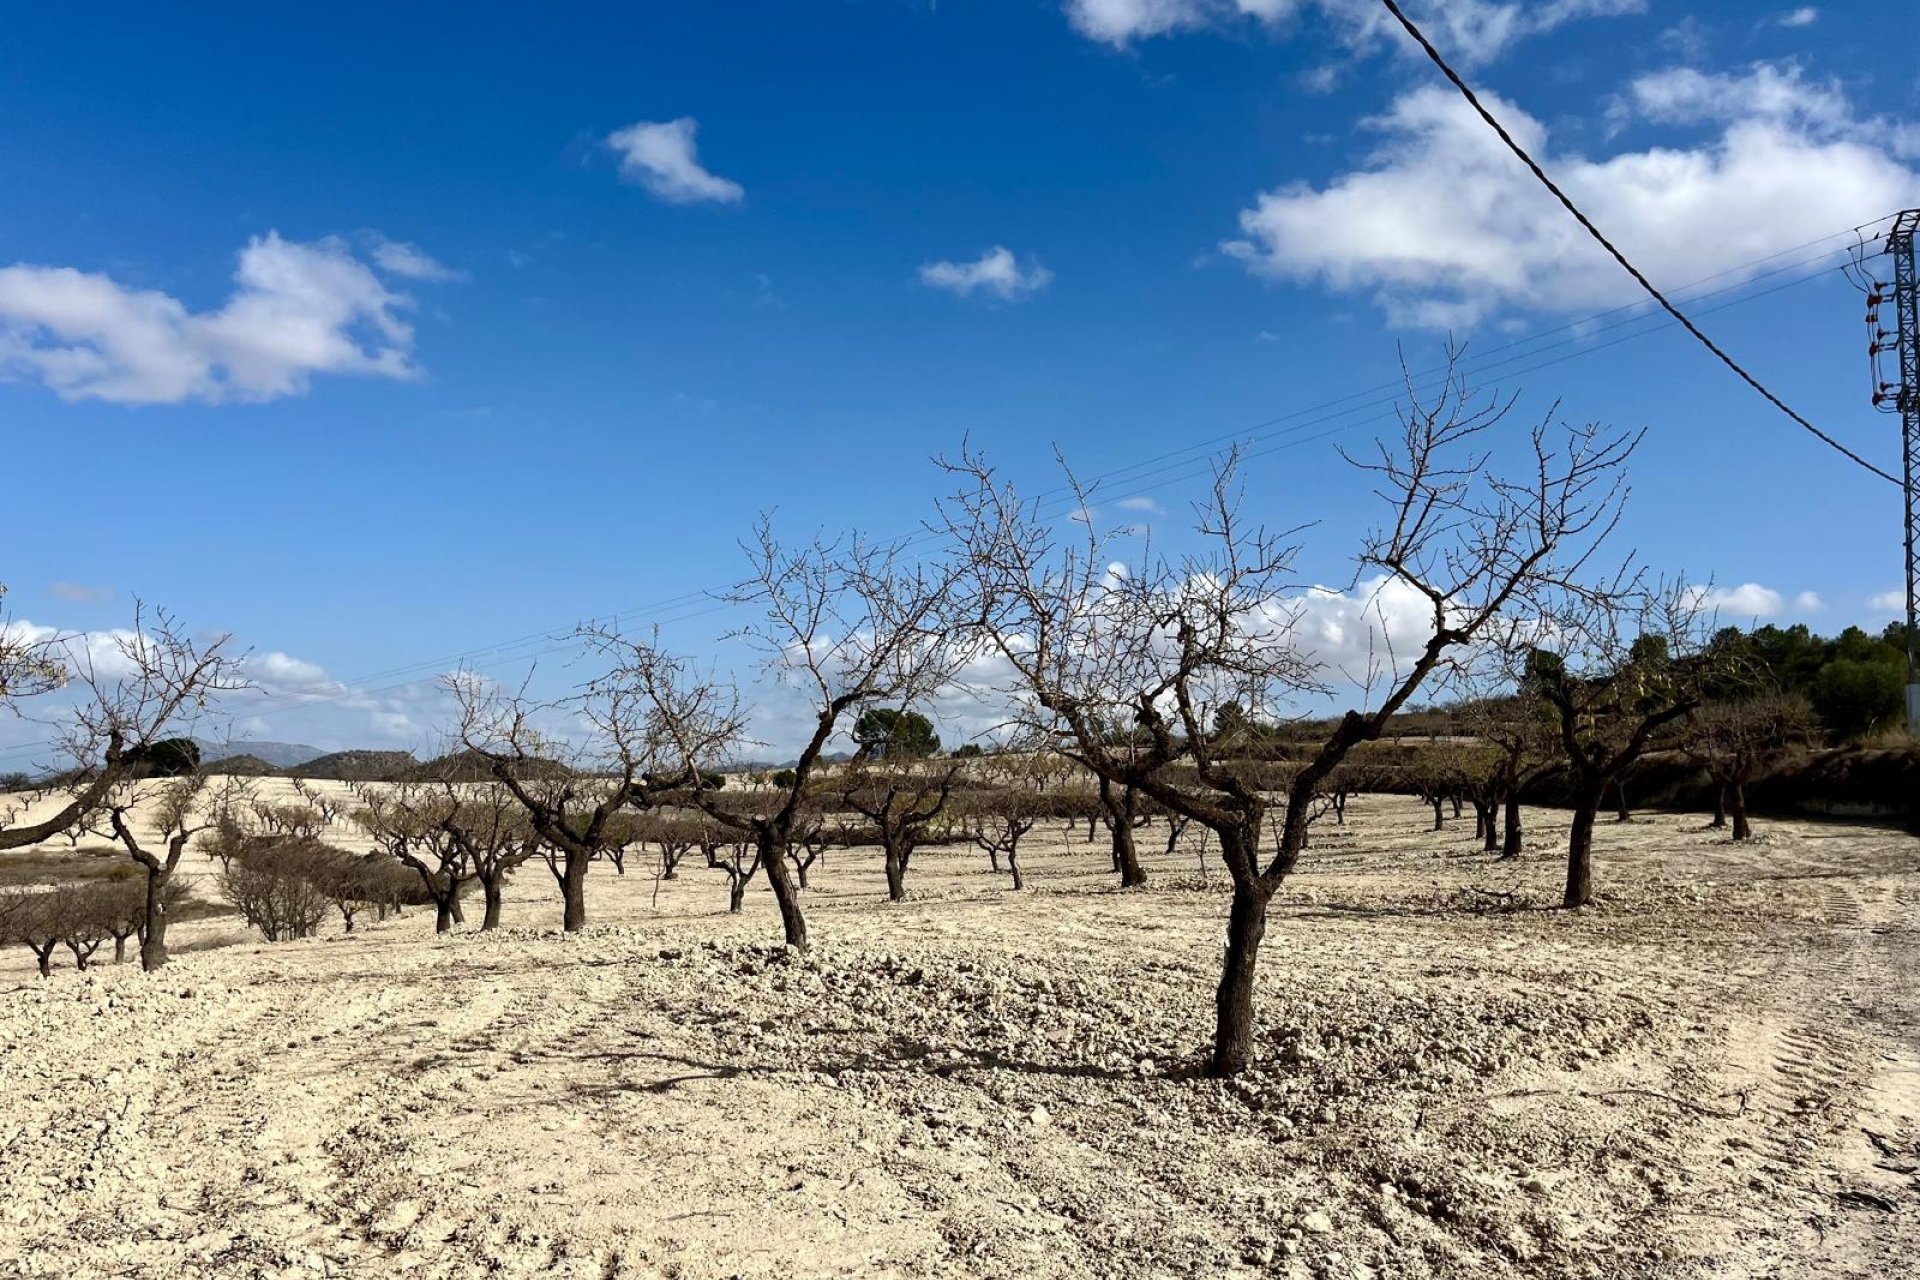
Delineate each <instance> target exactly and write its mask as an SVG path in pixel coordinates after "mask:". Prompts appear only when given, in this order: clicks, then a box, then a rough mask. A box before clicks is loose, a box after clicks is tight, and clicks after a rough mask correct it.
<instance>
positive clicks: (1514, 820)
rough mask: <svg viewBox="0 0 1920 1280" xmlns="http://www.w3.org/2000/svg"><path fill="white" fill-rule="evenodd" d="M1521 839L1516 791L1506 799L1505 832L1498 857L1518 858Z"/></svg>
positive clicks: (1517, 793)
mask: <svg viewBox="0 0 1920 1280" xmlns="http://www.w3.org/2000/svg"><path fill="white" fill-rule="evenodd" d="M1521 837H1522V832H1521V829H1520V794H1519V792H1517V791H1516V792H1515V793H1514V794H1513V795H1510V796H1508V797H1507V824H1506V832H1505V834H1504V835H1503V836H1502V837H1501V842H1500V856H1501V857H1502V858H1518V857H1519V856H1520V842H1521Z"/></svg>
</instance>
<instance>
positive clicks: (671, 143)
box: [607, 116, 747, 204]
mask: <svg viewBox="0 0 1920 1280" xmlns="http://www.w3.org/2000/svg"><path fill="white" fill-rule="evenodd" d="M699 130H700V124H699V122H698V121H696V120H695V119H694V118H693V117H692V116H682V117H680V118H679V119H678V120H666V121H660V122H649V121H645V120H642V121H640V122H638V123H636V124H630V125H628V126H627V127H626V128H624V129H616V130H615V131H614V132H613V133H610V134H608V135H607V145H608V146H610V147H612V148H613V149H614V150H615V151H617V152H619V153H620V176H621V177H622V178H624V179H626V180H627V181H628V182H637V183H639V184H640V185H641V186H643V187H645V188H646V189H647V190H648V191H650V192H652V193H653V194H654V195H656V196H658V197H659V198H660V199H662V200H665V201H667V202H669V203H671V204H699V203H700V202H702V201H708V200H711V201H716V202H718V203H720V204H734V203H737V202H738V201H740V200H741V199H743V198H744V197H745V196H746V194H747V193H746V189H745V188H743V187H742V186H741V185H740V184H739V183H737V182H734V181H732V180H731V179H729V178H722V177H720V176H718V175H717V174H713V173H709V172H707V170H706V169H704V168H702V167H701V165H700V161H699V159H698V158H697V150H698V149H697V147H696V145H695V142H694V135H695V134H697V133H698V132H699Z"/></svg>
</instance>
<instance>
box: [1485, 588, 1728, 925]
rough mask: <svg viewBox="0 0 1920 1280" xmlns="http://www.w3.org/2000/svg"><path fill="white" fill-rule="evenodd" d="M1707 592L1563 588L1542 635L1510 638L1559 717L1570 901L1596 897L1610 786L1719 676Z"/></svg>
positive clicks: (1526, 682)
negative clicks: (1600, 825)
mask: <svg viewBox="0 0 1920 1280" xmlns="http://www.w3.org/2000/svg"><path fill="white" fill-rule="evenodd" d="M1703 598H1704V597H1703V593H1702V592H1701V591H1699V590H1698V589H1697V588H1694V587H1691V586H1688V585H1687V584H1685V583H1658V584H1654V585H1651V586H1639V585H1626V586H1621V587H1620V588H1618V589H1610V590H1592V589H1586V590H1577V591H1559V592H1555V593H1553V595H1552V597H1551V599H1550V600H1548V601H1547V602H1546V603H1545V605H1544V607H1543V608H1542V610H1541V612H1540V615H1539V618H1538V621H1537V623H1536V624H1535V626H1536V628H1537V630H1536V631H1535V632H1534V633H1533V634H1532V635H1528V636H1525V637H1522V638H1520V639H1518V640H1516V639H1515V638H1514V637H1513V636H1511V635H1510V636H1509V637H1508V638H1507V639H1506V640H1505V641H1504V642H1503V647H1504V648H1505V649H1506V650H1507V651H1508V652H1509V653H1510V654H1511V655H1512V658H1511V661H1512V663H1513V666H1514V669H1515V683H1516V686H1517V687H1518V688H1519V689H1520V690H1521V691H1522V693H1523V694H1526V695H1529V696H1533V697H1536V698H1538V699H1540V700H1541V701H1542V702H1544V703H1545V705H1546V706H1547V708H1548V709H1549V711H1550V713H1551V714H1552V717H1553V722H1554V727H1555V729H1556V730H1557V732H1558V734H1559V738H1560V746H1561V751H1562V753H1563V763H1564V764H1565V765H1566V767H1567V769H1568V772H1569V774H1570V782H1571V786H1572V790H1573V821H1572V826H1571V828H1570V830H1569V833H1568V837H1567V883H1566V892H1565V894H1564V895H1563V897H1562V902H1563V904H1564V905H1565V906H1567V907H1584V906H1586V905H1587V904H1588V903H1589V902H1591V901H1592V900H1593V826H1594V820H1595V818H1596V816H1597V815H1598V813H1599V810H1600V805H1601V802H1602V800H1603V799H1604V798H1605V795H1606V791H1607V788H1608V787H1609V786H1612V785H1614V784H1616V783H1617V782H1618V780H1619V779H1620V777H1621V775H1623V774H1624V773H1625V772H1626V771H1627V770H1628V769H1630V768H1632V767H1633V765H1634V763H1635V762H1636V761H1638V760H1639V759H1640V757H1641V756H1642V755H1643V754H1645V752H1646V750H1647V748H1648V747H1649V746H1650V745H1651V744H1652V743H1653V742H1654V740H1655V736H1656V735H1657V734H1659V733H1660V732H1661V731H1662V730H1664V729H1666V728H1667V727H1668V726H1670V725H1672V724H1674V723H1675V722H1676V721H1679V720H1682V719H1684V718H1685V717H1686V716H1688V715H1690V714H1692V712H1693V710H1694V708H1696V707H1698V706H1699V705H1700V703H1701V701H1702V700H1703V698H1704V696H1705V695H1704V691H1705V689H1706V688H1707V687H1708V686H1709V685H1710V684H1711V683H1712V681H1713V679H1714V677H1715V675H1716V674H1717V670H1716V665H1715V663H1714V661H1713V660H1712V658H1711V657H1710V655H1709V653H1708V650H1707V646H1706V623H1707V622H1708V618H1707V614H1706V611H1705V609H1704V607H1703Z"/></svg>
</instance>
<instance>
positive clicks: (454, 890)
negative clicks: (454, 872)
mask: <svg viewBox="0 0 1920 1280" xmlns="http://www.w3.org/2000/svg"><path fill="white" fill-rule="evenodd" d="M447 913H448V914H449V915H451V916H452V917H453V922H454V923H455V924H465V923H466V922H467V913H466V911H465V910H464V909H463V908H462V907H461V906H460V882H459V881H458V880H452V881H449V882H448V884H447Z"/></svg>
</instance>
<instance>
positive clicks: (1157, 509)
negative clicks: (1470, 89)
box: [1113, 498, 1166, 516]
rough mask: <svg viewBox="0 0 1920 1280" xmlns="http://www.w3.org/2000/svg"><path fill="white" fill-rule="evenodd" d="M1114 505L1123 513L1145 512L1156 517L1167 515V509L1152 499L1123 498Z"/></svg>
mask: <svg viewBox="0 0 1920 1280" xmlns="http://www.w3.org/2000/svg"><path fill="white" fill-rule="evenodd" d="M1113 505H1114V506H1116V507H1119V508H1120V509H1121V510H1122V511H1144V512H1146V513H1147V514H1148V515H1154V516H1158V515H1164V514H1166V509H1165V508H1164V507H1162V506H1161V505H1160V504H1159V503H1157V502H1155V501H1154V500H1153V499H1152V498H1122V499H1120V500H1119V501H1118V502H1116V503H1114V504H1113Z"/></svg>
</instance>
